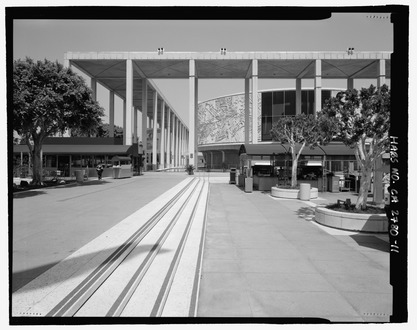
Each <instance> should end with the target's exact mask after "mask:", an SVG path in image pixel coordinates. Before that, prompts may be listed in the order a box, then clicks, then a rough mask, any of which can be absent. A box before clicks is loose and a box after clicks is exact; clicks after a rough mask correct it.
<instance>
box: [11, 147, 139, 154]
mask: <svg viewBox="0 0 417 330" xmlns="http://www.w3.org/2000/svg"><path fill="white" fill-rule="evenodd" d="M130 147H131V146H126V145H56V144H55V145H52V144H45V145H43V146H42V152H43V154H54V155H55V154H56V155H68V154H80V155H81V154H82V155H94V154H101V155H102V154H109V155H126V154H129V148H130ZM13 152H15V153H17V152H18V153H20V152H24V153H27V152H29V149H28V147H27V145H23V144H19V145H14V146H13Z"/></svg>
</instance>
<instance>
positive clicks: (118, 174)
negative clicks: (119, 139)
mask: <svg viewBox="0 0 417 330" xmlns="http://www.w3.org/2000/svg"><path fill="white" fill-rule="evenodd" d="M111 161H112V163H113V178H115V179H121V178H130V177H132V176H133V169H132V160H131V158H130V157H127V156H114V157H113V158H112V159H111Z"/></svg>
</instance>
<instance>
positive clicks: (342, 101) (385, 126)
mask: <svg viewBox="0 0 417 330" xmlns="http://www.w3.org/2000/svg"><path fill="white" fill-rule="evenodd" d="M390 94H391V93H390V90H389V89H388V86H387V85H383V86H382V87H381V88H379V89H377V88H376V87H375V86H373V85H371V86H370V87H369V88H362V89H361V91H360V92H359V91H357V90H356V89H352V90H347V91H343V92H339V93H338V94H337V95H336V97H333V98H330V99H329V100H327V102H326V103H325V105H324V107H323V110H322V112H321V114H322V115H325V116H329V117H335V118H337V120H338V123H339V138H340V139H342V141H343V142H344V143H345V144H346V145H348V146H351V147H354V146H356V145H357V144H358V143H365V141H366V142H368V143H370V144H371V147H373V146H376V145H379V146H380V148H379V149H380V150H381V151H383V150H385V149H386V148H388V146H389V139H388V132H389V127H390V109H391V97H390V96H391V95H390Z"/></svg>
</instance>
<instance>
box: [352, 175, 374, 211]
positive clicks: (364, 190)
mask: <svg viewBox="0 0 417 330" xmlns="http://www.w3.org/2000/svg"><path fill="white" fill-rule="evenodd" d="M371 174H372V169H367V168H365V169H363V171H362V177H361V186H360V189H359V195H358V199H357V201H356V205H355V209H357V210H361V209H362V210H365V209H366V202H367V200H368V191H369V187H370V185H371Z"/></svg>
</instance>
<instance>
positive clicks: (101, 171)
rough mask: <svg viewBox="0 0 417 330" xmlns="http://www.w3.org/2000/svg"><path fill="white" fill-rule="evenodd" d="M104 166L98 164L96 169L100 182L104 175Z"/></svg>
mask: <svg viewBox="0 0 417 330" xmlns="http://www.w3.org/2000/svg"><path fill="white" fill-rule="evenodd" d="M103 170H104V169H103V165H101V164H98V165H97V167H96V171H97V177H98V179H99V180H101V176H102V175H103Z"/></svg>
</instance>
